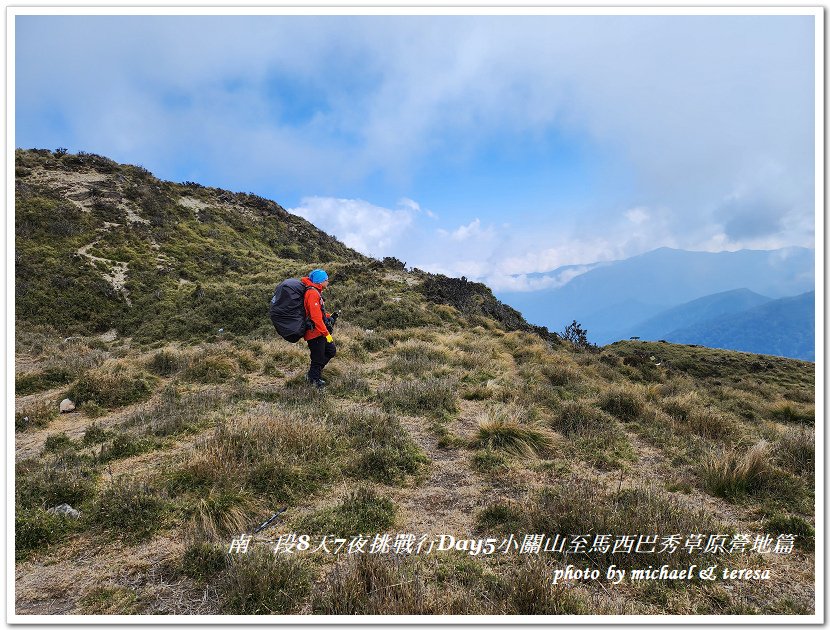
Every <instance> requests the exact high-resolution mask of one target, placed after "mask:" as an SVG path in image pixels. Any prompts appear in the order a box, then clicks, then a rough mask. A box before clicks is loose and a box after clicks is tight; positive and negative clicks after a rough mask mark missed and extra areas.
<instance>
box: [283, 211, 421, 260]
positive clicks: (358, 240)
mask: <svg viewBox="0 0 830 630" xmlns="http://www.w3.org/2000/svg"><path fill="white" fill-rule="evenodd" d="M288 211H289V212H291V213H293V214H296V215H299V216H301V217H303V218H304V219H306V220H307V221H310V222H311V223H313V224H314V225H315V226H317V227H319V228H320V229H322V230H323V231H325V232H328V233H329V234H332V235H334V236H336V237H337V238H338V239H340V240H341V241H343V243H345V244H346V245H348V246H349V247H352V248H353V249H356V250H357V251H359V252H361V253H362V254H366V255H368V256H374V257H376V258H381V257H383V256H389V255H392V254H394V253H395V252H396V251H397V249H396V246H397V245H398V244H399V241H400V240H401V239H402V237H403V236H404V235H405V234H406V233H407V232H408V231H409V230H410V228H411V227H412V225H413V221H414V215H415V214H416V210H414V209H413V208H412V207H411V205H404V207H402V208H398V209H397V210H389V209H388V208H382V207H380V206H376V205H373V204H371V203H369V202H367V201H363V200H362V199H336V198H334V197H306V198H304V199H303V200H302V201H301V202H300V205H299V206H298V207H297V208H290V209H288Z"/></svg>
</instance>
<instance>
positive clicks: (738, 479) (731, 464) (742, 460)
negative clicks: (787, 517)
mask: <svg viewBox="0 0 830 630" xmlns="http://www.w3.org/2000/svg"><path fill="white" fill-rule="evenodd" d="M773 474H774V471H773V469H772V467H771V465H770V447H769V445H768V444H767V443H765V442H759V443H758V444H755V445H754V446H752V447H751V448H750V449H748V450H746V451H744V452H740V451H736V450H734V449H720V450H716V451H712V452H711V453H709V455H708V456H707V457H706V458H705V459H704V460H703V462H702V463H701V467H700V476H701V479H702V482H703V486H704V488H705V489H706V490H707V491H709V492H711V493H712V494H714V495H715V496H719V497H727V498H736V497H740V496H743V495H747V494H757V493H758V492H760V491H761V490H762V489H763V488H764V487H765V486H766V485H767V484H768V483H769V481H770V480H771V478H772V476H773Z"/></svg>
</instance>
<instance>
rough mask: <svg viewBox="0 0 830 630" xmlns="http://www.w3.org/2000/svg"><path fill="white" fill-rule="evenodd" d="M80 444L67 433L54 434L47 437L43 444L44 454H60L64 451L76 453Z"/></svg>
mask: <svg viewBox="0 0 830 630" xmlns="http://www.w3.org/2000/svg"><path fill="white" fill-rule="evenodd" d="M78 446H79V445H78V443H77V442H75V440H73V439H72V438H71V437H69V436H68V435H66V433H63V432H62V433H52V434H51V435H48V436H47V437H46V441H45V442H44V443H43V452H44V453H60V452H62V451H76V450H78Z"/></svg>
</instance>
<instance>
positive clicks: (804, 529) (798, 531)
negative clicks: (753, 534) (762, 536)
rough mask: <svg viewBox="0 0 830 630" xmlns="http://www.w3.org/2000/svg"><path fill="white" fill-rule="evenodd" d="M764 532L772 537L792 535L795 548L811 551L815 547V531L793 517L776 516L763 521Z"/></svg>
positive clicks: (802, 520)
mask: <svg viewBox="0 0 830 630" xmlns="http://www.w3.org/2000/svg"><path fill="white" fill-rule="evenodd" d="M764 531H765V532H767V533H769V534H773V535H780V534H784V535H794V536H795V537H796V538H795V548H796V549H801V550H802V551H812V550H813V549H814V547H815V536H816V530H815V529H814V528H813V526H812V525H811V524H810V523H809V521H806V520H805V519H803V518H801V517H800V516H795V515H792V514H790V515H784V514H776V515H774V516H771V517H770V518H768V519H766V520H765V521H764Z"/></svg>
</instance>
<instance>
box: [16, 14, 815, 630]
mask: <svg viewBox="0 0 830 630" xmlns="http://www.w3.org/2000/svg"><path fill="white" fill-rule="evenodd" d="M736 4H740V5H741V6H730V7H688V6H679V7H670V6H638V7H633V6H613V5H612V6H604V7H551V6H544V5H537V4H535V3H533V2H525V3H523V5H522V6H517V7H505V6H476V5H473V4H467V3H464V4H458V5H456V6H443V7H442V6H403V7H401V6H399V7H395V6H389V5H387V4H379V3H375V2H365V3H364V5H363V6H348V5H344V4H343V0H335V2H333V3H331V4H329V5H328V6H314V5H309V6H297V5H292V6H282V7H274V6H245V7H239V8H233V7H221V6H219V7H215V6H214V7H205V6H199V5H194V4H190V3H185V4H184V6H178V7H149V6H147V7H136V6H131V7H115V6H112V5H105V4H100V5H90V6H84V7H69V6H62V7H44V6H31V7H26V6H7V7H6V14H5V19H6V245H7V252H8V253H7V255H6V256H4V265H5V271H6V275H5V279H6V305H7V308H6V311H5V314H4V316H5V318H6V320H5V324H6V326H5V333H6V339H5V348H6V378H5V381H4V382H5V388H6V390H5V391H6V418H7V422H6V456H7V462H6V472H7V475H6V501H5V502H4V509H5V508H9V507H11V506H12V503H10V500H13V497H14V481H15V480H14V461H15V453H14V441H15V435H14V424H13V423H10V422H9V421H8V419H9V418H12V417H13V416H14V378H13V377H14V353H13V352H12V351H11V348H13V346H11V347H10V344H11V342H13V341H14V334H15V329H14V316H13V315H14V308H13V305H14V291H13V288H14V261H13V259H11V260H10V254H11V252H13V251H14V249H15V243H14V212H13V209H14V179H15V178H14V151H15V124H14V123H15V100H14V85H15V83H14V80H15V65H14V62H15V18H16V16H18V15H21V16H23V15H119V16H132V15H135V16H139V15H158V16H174V15H184V16H187V15H269V16H271V15H285V16H292V15H309V14H317V15H395V16H400V15H404V16H420V15H433V16H452V15H524V16H532V15H543V16H554V15H563V16H567V15H621V16H629V15H630V16H635V15H665V16H696V15H713V16H727V15H738V16H743V15H781V16H785V15H801V16H813V18H814V24H815V30H814V37H815V40H814V43H815V99H816V102H815V138H816V142H815V233H816V243H815V257H816V258H815V264H816V331H815V332H816V336H815V339H816V363H815V365H816V418H817V419H818V420H822V421H818V422H816V446H817V449H816V450H817V458H816V459H817V461H816V486H815V488H816V543H815V576H816V589H815V598H816V599H815V605H816V611H815V614H813V615H759V616H755V615H684V616H680V615H629V616H622V615H586V616H558V615H539V616H531V615H505V616H497V615H434V616H422V615H377V616H375V615H371V616H370V615H361V616H339V615H308V616H303V615H272V616H262V617H258V616H246V615H216V616H213V615H193V616H185V615H176V616H157V615H18V614H17V613H16V612H15V610H14V604H15V602H14V591H15V589H14V583H15V563H14V561H13V559H14V511H13V510H7V513H6V573H7V575H6V579H7V588H6V622H7V623H10V624H25V625H30V624H60V625H63V624H82V625H86V624H91V625H99V624H113V625H115V624H152V625H170V624H171V623H172V624H175V625H180V624H208V625H215V624H223V625H224V624H280V625H297V626H306V625H324V624H338V625H339V624H342V625H371V626H375V625H402V624H407V625H412V624H419V625H439V624H440V625H473V624H475V625H547V624H562V623H563V622H566V623H567V624H568V625H589V624H593V625H596V624H624V625H633V624H642V625H657V624H659V625H665V624H671V625H681V624H682V625H692V624H712V623H713V622H717V623H719V624H727V625H736V624H751V625H778V624H798V625H805V624H823V623H824V610H825V608H824V588H825V580H824V577H825V576H824V570H825V557H824V554H825V540H824V535H825V518H824V498H825V497H824V474H825V467H824V463H825V462H824V452H825V451H824V444H825V443H824V440H825V430H824V422H823V419H824V417H825V415H824V411H825V410H824V383H825V374H824V355H825V352H824V348H825V346H824V299H825V291H824V280H825V278H824V264H825V260H824V229H825V225H824V208H825V205H824V203H825V200H824V175H825V162H824V148H825V147H824V144H825V142H824V140H825V135H824V134H825V129H824V89H825V86H824V47H825V41H824V19H825V11H824V9H823V8H822V7H816V6H807V7H758V6H752V5H743V3H736ZM10 307H11V310H10ZM819 446H820V449H821V450H820V452H819ZM819 454H820V455H821V456H820V457H818V455H819Z"/></svg>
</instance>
